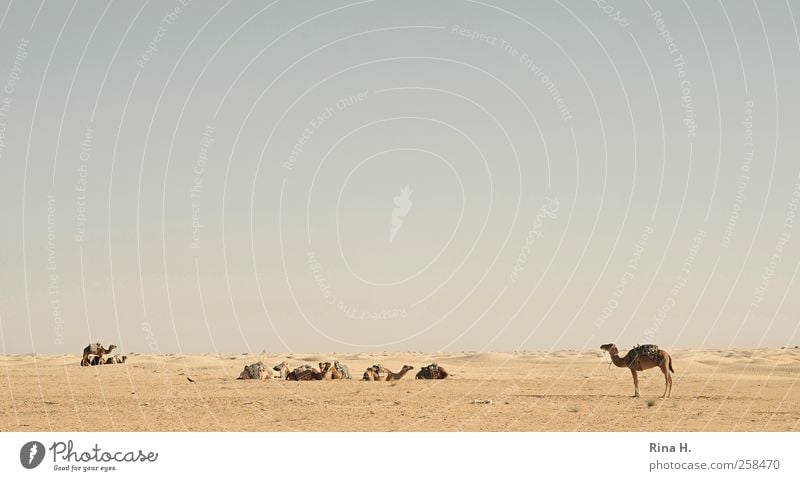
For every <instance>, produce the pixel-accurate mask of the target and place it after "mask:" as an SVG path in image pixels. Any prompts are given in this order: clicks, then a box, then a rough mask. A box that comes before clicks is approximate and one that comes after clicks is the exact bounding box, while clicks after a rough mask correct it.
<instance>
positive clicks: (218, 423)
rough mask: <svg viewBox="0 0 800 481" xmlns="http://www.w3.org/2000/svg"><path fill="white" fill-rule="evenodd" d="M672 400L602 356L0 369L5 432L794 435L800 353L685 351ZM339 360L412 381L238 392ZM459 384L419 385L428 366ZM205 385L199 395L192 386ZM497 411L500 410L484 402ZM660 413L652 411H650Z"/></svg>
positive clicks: (26, 360) (296, 358)
mask: <svg viewBox="0 0 800 481" xmlns="http://www.w3.org/2000/svg"><path fill="white" fill-rule="evenodd" d="M671 354H672V356H673V363H674V368H675V371H676V372H675V374H674V388H673V396H672V398H671V399H666V400H660V399H658V397H659V396H660V395H661V393H662V391H663V377H662V375H661V373H660V372H659V371H658V370H655V369H653V370H649V371H645V372H644V373H640V375H639V376H640V383H641V391H642V398H641V399H632V398H631V397H630V395H631V394H632V393H633V385H632V382H631V377H630V373H629V372H628V371H627V370H626V369H620V368H616V367H614V366H609V363H608V358H607V356H604V355H603V353H601V352H597V351H587V352H575V351H557V352H515V353H487V352H480V353H478V352H458V353H387V352H381V353H336V354H326V353H296V354H288V353H286V354H271V355H269V356H260V355H256V354H241V353H240V354H224V355H219V354H206V355H191V354H174V355H164V356H156V355H133V354H132V355H130V357H129V359H128V363H127V364H125V365H107V366H98V367H81V366H79V364H78V361H79V357H78V356H75V355H66V356H34V355H32V354H24V355H6V356H0V390H1V391H2V392H3V393H6V395H5V396H3V397H2V398H0V429H2V430H4V431H19V430H22V431H25V430H31V431H38V430H55V431H76V430H77V431H80V430H85V431H89V430H97V431H117V430H120V431H144V430H164V431H215V430H226V431H236V430H241V431H275V430H279V431H294V430H299V431H329V430H333V431H352V430H355V431H407V430H421V431H454V430H464V431H480V430H492V431H542V430H544V431H576V430H577V431H608V430H612V431H614V430H619V431H642V430H643V431H650V430H655V431H659V430H664V431H682V430H692V431H704V430H705V431H727V430H734V431H763V430H767V431H794V430H798V428H800V389H798V388H799V387H800V385H799V384H800V383H798V381H800V349H794V348H787V349H736V350H730V351H724V350H701V351H690V350H675V351H673V352H671ZM333 359H339V360H340V361H341V362H343V363H345V364H347V365H348V366H349V368H350V371H351V373H352V374H353V377H354V378H356V379H358V378H360V377H361V374H362V373H363V371H364V369H366V368H367V367H368V366H370V365H372V364H375V363H381V364H383V365H384V366H386V367H387V368H389V369H391V370H394V371H397V370H399V369H400V368H401V367H402V366H403V365H404V364H410V365H413V366H414V367H415V370H414V371H413V372H410V373H408V374H407V375H406V377H404V378H403V379H401V380H400V381H394V382H389V383H367V382H362V381H358V380H356V379H353V380H350V381H319V382H307V383H296V382H288V381H279V380H265V381H237V380H235V378H236V377H237V376H238V374H239V372H240V371H241V370H242V367H243V366H244V364H246V363H250V362H255V361H256V360H262V361H263V362H264V363H265V364H267V366H268V367H270V368H271V367H272V366H273V365H275V364H278V363H280V362H281V361H284V360H286V361H288V363H289V364H290V366H296V365H300V364H306V363H308V364H313V365H316V363H318V362H320V361H323V360H333ZM434 361H435V362H439V363H440V364H441V365H443V366H445V367H446V368H447V369H448V371H449V372H450V373H451V374H452V377H451V378H450V379H447V380H445V381H417V380H415V379H414V374H415V373H416V371H417V370H418V369H419V368H420V367H422V366H423V365H425V364H427V363H429V362H434ZM187 377H191V378H192V379H193V380H194V381H195V382H194V383H190V382H189V381H188V380H187V379H186V378H187ZM488 400H491V403H488V402H486V401H488ZM652 400H656V402H655V403H654V404H652V403H651V404H652V405H651V406H648V401H652Z"/></svg>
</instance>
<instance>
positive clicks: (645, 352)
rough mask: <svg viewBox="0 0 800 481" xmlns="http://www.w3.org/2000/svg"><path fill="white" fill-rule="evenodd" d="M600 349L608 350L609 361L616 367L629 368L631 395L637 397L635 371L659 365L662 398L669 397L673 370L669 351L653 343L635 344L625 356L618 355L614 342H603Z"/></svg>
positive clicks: (637, 386)
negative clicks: (631, 379) (662, 380)
mask: <svg viewBox="0 0 800 481" xmlns="http://www.w3.org/2000/svg"><path fill="white" fill-rule="evenodd" d="M600 349H602V350H604V351H608V353H609V354H610V355H611V362H612V363H614V365H615V366H617V367H627V368H628V369H630V370H631V376H633V387H634V395H633V397H639V376H638V375H637V374H636V371H644V370H645V369H650V368H651V367H656V366H658V367H660V368H661V372H663V373H664V394H663V395H662V396H661V397H662V398H665V397H669V396H670V395H671V394H672V374H670V372H675V370H674V369H672V358H671V357H670V355H669V353H668V352H667V351H665V350H663V349H659V348H658V346H655V345H653V344H645V345H643V346H636V347H635V348H633V349H631V350H630V351H628V354H625V357H619V349H617V346H615V345H614V344H603V345H602V346H600Z"/></svg>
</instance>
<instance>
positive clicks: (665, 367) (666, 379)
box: [658, 362, 670, 398]
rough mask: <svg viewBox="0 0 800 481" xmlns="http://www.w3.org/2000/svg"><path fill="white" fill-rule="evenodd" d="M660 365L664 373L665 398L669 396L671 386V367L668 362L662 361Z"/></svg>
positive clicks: (663, 395)
mask: <svg viewBox="0 0 800 481" xmlns="http://www.w3.org/2000/svg"><path fill="white" fill-rule="evenodd" d="M658 367H660V368H661V372H663V373H664V394H662V395H661V397H662V398H665V397H667V389H668V388H669V381H670V379H669V378H670V375H669V367H668V364H667V363H666V362H662V363H661V365H660V366H658Z"/></svg>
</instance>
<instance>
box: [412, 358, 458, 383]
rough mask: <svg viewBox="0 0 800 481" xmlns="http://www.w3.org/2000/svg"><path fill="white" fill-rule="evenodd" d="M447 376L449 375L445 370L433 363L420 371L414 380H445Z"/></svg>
mask: <svg viewBox="0 0 800 481" xmlns="http://www.w3.org/2000/svg"><path fill="white" fill-rule="evenodd" d="M449 375H450V373H448V372H447V371H446V370H445V368H443V367H441V366H440V365H438V364H436V363H435V362H434V363H433V364H430V365H428V366H425V367H423V368H422V369H420V370H419V372H418V373H417V376H416V379H447V376H449Z"/></svg>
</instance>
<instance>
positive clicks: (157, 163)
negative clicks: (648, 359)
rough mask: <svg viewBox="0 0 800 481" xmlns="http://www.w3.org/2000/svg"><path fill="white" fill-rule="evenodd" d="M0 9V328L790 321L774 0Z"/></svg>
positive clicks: (455, 342) (535, 329)
mask: <svg viewBox="0 0 800 481" xmlns="http://www.w3.org/2000/svg"><path fill="white" fill-rule="evenodd" d="M40 6H41V8H40ZM175 7H179V9H180V11H179V13H177V14H174V15H173V16H171V17H166V15H167V14H168V13H169V12H171V11H173V9H174V8H175ZM618 12H619V15H617V13H618ZM0 15H3V17H2V18H3V20H2V24H0V83H1V84H2V85H3V86H4V87H8V88H9V91H8V92H6V93H3V94H2V96H0V100H2V101H3V102H4V104H3V105H6V107H7V109H6V110H5V115H0V129H3V130H2V133H3V137H2V139H3V142H4V143H2V144H0V148H1V149H2V150H0V214H1V215H2V231H1V232H2V236H0V269H2V270H0V273H2V277H0V323H1V324H2V325H1V326H0V333H2V346H0V347H2V349H3V351H4V352H9V353H11V352H31V351H36V352H42V353H50V352H72V351H76V350H79V349H80V348H81V347H82V346H83V345H85V344H87V343H88V342H89V341H101V342H106V343H112V342H113V343H116V344H118V345H120V346H121V347H122V348H123V349H124V350H127V351H134V352H151V351H152V352H176V351H185V352H210V351H225V352H230V351H235V352H244V351H249V352H260V351H261V350H262V349H268V350H269V351H272V352H286V351H317V350H325V351H352V350H411V351H430V350H514V349H545V350H546V349H567V348H568V349H594V348H596V347H597V346H599V344H601V343H603V342H611V341H615V342H617V343H618V344H621V345H630V344H634V343H641V342H645V341H651V342H656V343H658V344H661V345H664V346H681V347H726V346H748V347H755V346H783V345H795V344H800V336H798V332H797V331H798V307H800V303H798V301H797V299H798V297H799V296H798V293H799V291H798V289H800V288H799V287H798V282H797V280H796V279H795V274H796V271H797V268H798V265H799V264H798V262H800V255H799V254H800V249H798V246H800V225H797V224H798V221H796V220H795V221H794V222H792V219H793V215H794V214H795V212H796V210H797V208H798V203H800V198H798V196H800V162H798V158H800V140H799V139H798V135H797V132H800V113H799V112H800V96H799V95H798V92H797V89H796V86H797V85H800V68H798V66H800V40H799V39H798V33H797V26H796V24H797V22H798V20H799V19H800V4H798V2H796V1H789V2H700V1H692V2H671V1H670V2H668V1H664V0H662V1H655V0H651V1H650V2H649V3H648V2H639V1H632V0H629V1H614V2H600V3H599V5H598V4H596V3H594V2H590V1H568V2H558V1H555V2H523V1H493V2H485V3H484V2H471V1H455V0H454V1H437V2H430V1H404V2H397V1H364V2H340V1H329V0H326V1H304V2H291V1H278V2H274V3H267V2H264V3H261V2H228V3H225V2H190V3H188V5H186V6H182V7H181V6H180V3H179V2H145V3H142V2H129V1H125V2H113V3H110V4H109V3H107V2H100V1H86V2H83V1H82V2H80V3H77V2H75V3H74V4H73V2H52V1H49V2H48V1H45V2H42V3H41V4H40V3H39V2H23V1H14V2H10V3H9V2H5V3H2V4H0ZM473 32H474V33H475V35H474V38H473ZM21 42H23V45H22V47H20V43H21ZM23 57H24V58H23ZM17 77H19V79H17ZM9 82H10V83H11V84H9ZM686 95H688V96H689V97H690V98H688V97H687V98H684V99H682V97H683V96H686ZM748 109H749V110H748ZM0 110H2V109H0ZM750 119H751V120H752V125H750V123H747V124H745V121H748V122H749V120H750ZM692 123H694V124H692ZM87 129H91V130H89V132H90V133H91V138H90V139H87ZM750 137H752V146H751V145H748V144H747V143H748V142H749V141H750ZM82 144H83V147H82ZM298 147H299V148H298ZM293 151H294V153H293ZM287 167H291V168H287ZM84 186H85V192H84V191H83V189H84ZM405 186H409V189H410V190H411V191H412V193H411V194H410V197H409V199H410V201H411V207H410V208H409V209H408V212H407V213H406V215H405V216H402V215H397V214H393V208H394V207H396V206H395V205H394V198H395V197H397V196H398V195H400V192H401V189H402V188H403V187H405ZM193 188H194V194H192V192H193ZM49 196H52V197H49ZM793 199H794V200H793ZM48 203H50V204H49V205H48ZM48 206H49V207H50V209H51V211H52V212H51V213H50V217H49V218H48ZM393 216H394V218H393ZM48 222H50V225H49V226H48ZM193 222H194V223H195V224H198V223H199V225H200V226H201V227H200V228H199V230H197V229H195V230H194V231H193ZM393 223H394V224H395V225H399V227H397V233H396V235H395V237H394V238H393V239H392V240H391V241H390V231H391V229H392V226H393ZM48 229H49V230H48ZM81 229H85V232H84V233H83V234H82V237H81V231H80V230H81ZM48 235H49V238H48ZM693 246H694V247H693ZM632 258H633V259H634V261H635V265H632V264H631V262H632V261H631V259H632ZM53 276H54V277H53Z"/></svg>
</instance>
